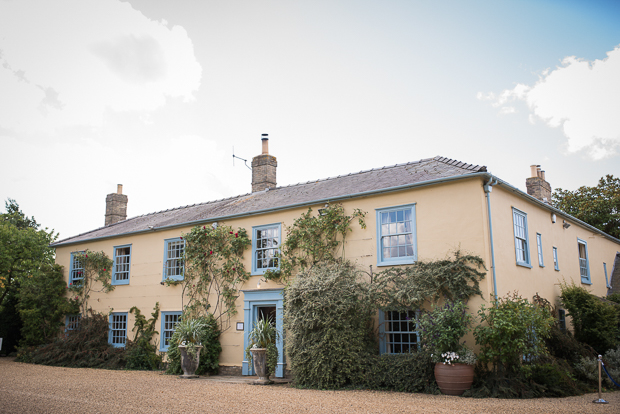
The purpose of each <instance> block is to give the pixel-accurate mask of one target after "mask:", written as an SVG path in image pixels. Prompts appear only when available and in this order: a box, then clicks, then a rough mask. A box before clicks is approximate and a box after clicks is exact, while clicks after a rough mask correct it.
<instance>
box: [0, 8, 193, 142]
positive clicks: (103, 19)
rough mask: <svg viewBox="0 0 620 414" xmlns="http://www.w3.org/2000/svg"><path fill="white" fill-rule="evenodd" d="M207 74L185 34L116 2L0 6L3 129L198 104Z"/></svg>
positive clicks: (95, 122) (50, 126)
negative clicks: (174, 101)
mask: <svg viewBox="0 0 620 414" xmlns="http://www.w3.org/2000/svg"><path fill="white" fill-rule="evenodd" d="M201 74H202V68H201V66H200V64H199V63H198V62H197V61H196V57H195V56H194V46H193V44H192V41H191V39H189V37H188V35H187V32H186V31H185V29H183V28H182V27H180V26H172V27H171V28H169V27H168V24H167V22H164V21H162V22H156V21H152V20H149V19H148V18H146V17H145V16H144V15H142V14H141V13H140V12H138V11H136V10H134V9H133V8H131V5H130V4H129V3H121V2H119V1H117V0H59V1H54V2H47V1H28V0H20V1H15V2H0V90H2V91H3V95H4V97H6V96H10V97H11V99H7V98H3V99H0V113H2V114H3V116H2V119H1V120H0V125H1V126H2V127H5V128H10V129H12V130H14V131H16V132H26V133H28V132H35V131H48V132H51V131H52V130H54V129H55V128H59V127H66V126H72V125H89V126H95V127H97V126H101V124H102V122H103V115H104V112H105V110H106V109H111V110H114V111H128V110H137V111H150V110H154V109H157V108H159V107H161V106H162V105H164V104H165V102H166V98H167V97H180V98H182V99H184V100H186V101H189V100H192V99H193V92H194V91H196V90H198V88H199V86H200V78H201Z"/></svg>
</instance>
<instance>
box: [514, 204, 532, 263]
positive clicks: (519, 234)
mask: <svg viewBox="0 0 620 414" xmlns="http://www.w3.org/2000/svg"><path fill="white" fill-rule="evenodd" d="M512 222H513V228H514V235H515V256H516V259H517V264H518V265H519V266H525V267H532V265H531V260H530V245H529V242H528V238H527V214H525V213H524V212H522V211H519V210H517V209H516V208H514V207H513V208H512Z"/></svg>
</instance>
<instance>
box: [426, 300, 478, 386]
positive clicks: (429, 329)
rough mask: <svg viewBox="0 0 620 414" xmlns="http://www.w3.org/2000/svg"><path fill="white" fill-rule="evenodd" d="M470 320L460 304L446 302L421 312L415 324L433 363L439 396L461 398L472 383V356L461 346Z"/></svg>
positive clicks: (473, 357)
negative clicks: (439, 391)
mask: <svg viewBox="0 0 620 414" xmlns="http://www.w3.org/2000/svg"><path fill="white" fill-rule="evenodd" d="M472 322H473V317H472V315H471V314H469V313H467V305H465V303H464V302H461V301H456V302H452V301H446V303H445V304H444V305H443V306H434V307H433V308H432V309H431V310H430V311H429V312H425V313H424V314H423V315H422V316H421V318H420V321H419V326H420V333H421V335H422V344H423V346H425V347H426V348H427V349H429V350H430V352H431V357H432V359H433V362H435V380H436V381H437V385H438V386H439V389H440V390H441V392H442V393H444V394H448V395H461V394H462V393H463V392H465V390H468V389H469V388H470V387H471V384H472V382H473V380H474V364H475V363H476V355H475V354H474V353H473V351H472V350H470V349H469V348H467V346H465V343H464V342H463V343H461V338H462V337H463V336H465V334H467V333H468V332H469V331H471V325H472Z"/></svg>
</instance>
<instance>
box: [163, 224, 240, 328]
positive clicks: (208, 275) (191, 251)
mask: <svg viewBox="0 0 620 414" xmlns="http://www.w3.org/2000/svg"><path fill="white" fill-rule="evenodd" d="M182 238H183V239H184V240H185V253H184V262H185V275H184V278H183V280H171V279H167V280H166V284H168V285H181V286H182V287H183V290H182V297H183V302H185V298H186V297H187V304H184V317H186V318H191V319H194V318H197V317H199V316H204V315H206V314H208V313H212V314H213V315H214V316H215V318H216V319H217V321H218V323H219V324H220V328H221V329H222V330H225V329H226V328H227V327H228V322H229V320H230V317H231V316H232V315H234V314H236V313H237V309H236V306H235V301H236V300H237V297H238V288H239V287H240V286H241V285H242V284H243V283H244V282H246V281H247V280H248V279H249V278H250V273H249V272H247V271H246V270H245V268H244V266H243V252H244V251H245V250H246V249H247V248H248V247H249V246H250V244H251V242H250V239H249V237H248V234H247V231H246V230H245V229H243V228H239V229H238V230H236V231H233V229H232V227H230V226H225V225H219V226H196V227H194V228H193V229H192V230H191V231H190V232H189V233H187V234H184V235H183V237H182ZM213 296H215V298H216V300H215V301H213V302H214V303H215V307H214V308H213V309H212V310H211V301H210V298H212V297H213Z"/></svg>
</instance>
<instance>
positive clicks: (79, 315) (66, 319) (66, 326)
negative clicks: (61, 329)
mask: <svg viewBox="0 0 620 414" xmlns="http://www.w3.org/2000/svg"><path fill="white" fill-rule="evenodd" d="M73 316H77V317H78V320H80V317H81V316H82V314H81V313H77V314H69V315H65V332H67V331H72V330H73V329H69V328H68V326H69V318H71V317H73Z"/></svg>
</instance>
